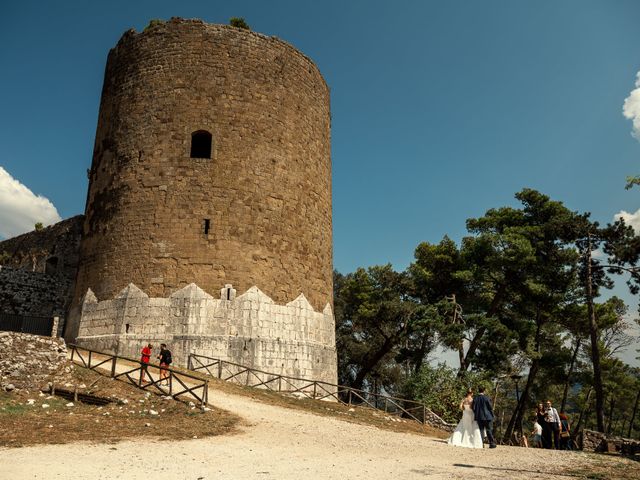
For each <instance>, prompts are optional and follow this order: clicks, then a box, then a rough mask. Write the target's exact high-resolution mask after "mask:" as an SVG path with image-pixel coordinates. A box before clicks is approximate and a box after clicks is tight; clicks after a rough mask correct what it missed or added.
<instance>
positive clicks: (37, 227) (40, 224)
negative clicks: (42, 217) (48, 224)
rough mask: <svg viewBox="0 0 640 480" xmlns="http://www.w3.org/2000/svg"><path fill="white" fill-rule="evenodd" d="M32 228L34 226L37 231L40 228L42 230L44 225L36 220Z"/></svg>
mask: <svg viewBox="0 0 640 480" xmlns="http://www.w3.org/2000/svg"><path fill="white" fill-rule="evenodd" d="M33 228H35V229H36V231H37V232H39V231H40V230H42V229H43V228H44V225H42V222H38V223H36V224H35V225H34V226H33Z"/></svg>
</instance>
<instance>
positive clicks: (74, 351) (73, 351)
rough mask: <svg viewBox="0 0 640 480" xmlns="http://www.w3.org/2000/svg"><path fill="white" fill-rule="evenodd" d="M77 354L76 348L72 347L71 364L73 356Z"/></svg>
mask: <svg viewBox="0 0 640 480" xmlns="http://www.w3.org/2000/svg"><path fill="white" fill-rule="evenodd" d="M75 353H76V346H75V345H72V346H71V362H73V355H74V354H75Z"/></svg>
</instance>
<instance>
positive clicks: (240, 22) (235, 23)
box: [229, 17, 251, 30]
mask: <svg viewBox="0 0 640 480" xmlns="http://www.w3.org/2000/svg"><path fill="white" fill-rule="evenodd" d="M229 25H231V26H232V27H236V28H244V29H245V30H251V27H250V26H249V24H248V23H247V22H245V20H244V18H242V17H232V18H231V19H229Z"/></svg>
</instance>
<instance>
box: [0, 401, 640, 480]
mask: <svg viewBox="0 0 640 480" xmlns="http://www.w3.org/2000/svg"><path fill="white" fill-rule="evenodd" d="M209 395H210V397H209V398H210V401H211V402H212V403H213V404H214V405H215V406H217V407H220V408H224V409H226V410H229V411H231V412H234V413H237V414H238V415H240V416H242V417H244V419H245V424H244V425H243V426H242V427H241V430H240V433H238V434H234V435H228V436H219V437H210V438H206V439H196V440H186V441H157V440H145V438H144V432H142V431H141V432H140V435H141V437H140V438H139V439H138V440H136V441H125V442H121V443H117V444H115V445H109V444H87V443H75V444H68V445H48V446H37V447H25V448H19V449H7V448H5V449H0V478H7V479H9V478H11V479H27V478H28V479H32V478H36V479H45V478H46V479H56V478H60V479H66V478H74V479H109V480H113V479H149V478H153V477H155V476H159V475H160V476H162V478H167V479H193V480H205V479H206V480H213V479H216V480H226V479H254V478H255V479H296V480H299V479H300V478H313V479H337V478H347V479H388V478H402V479H425V478H429V479H463V478H464V479H469V478H480V479H482V478H496V477H502V478H508V479H525V478H526V479H529V480H531V479H548V478H554V479H564V478H567V479H568V478H603V479H604V478H607V479H609V478H640V475H639V472H640V469H639V468H638V463H637V462H631V461H628V460H624V459H619V458H615V459H607V458H606V457H604V456H595V455H586V454H583V453H579V452H576V453H572V452H556V451H547V450H534V449H523V448H516V447H503V446H499V447H498V448H497V449H494V450H489V449H484V450H469V449H462V448H455V447H449V446H448V445H447V444H446V443H445V442H444V441H443V440H441V439H435V438H430V437H426V436H421V435H416V434H410V433H397V432H390V431H385V430H380V429H377V428H374V427H369V426H363V425H357V424H353V423H348V422H344V421H341V420H339V419H336V418H330V417H321V416H317V415H314V414H310V413H307V412H303V411H298V410H292V409H286V408H282V407H276V406H272V405H266V404H263V403H260V402H256V401H255V400H252V399H251V398H248V397H242V396H236V395H230V394H228V393H222V392H220V391H217V390H213V389H212V390H211V392H210V394H209ZM563 471H564V472H565V473H564V474H563V473H562V472H563ZM568 471H571V472H573V473H569V474H567V473H566V472H568ZM619 471H620V472H623V476H618V473H616V472H619ZM587 472H591V476H590V477H587ZM593 472H606V473H605V474H599V475H597V476H594V474H593ZM627 475H629V476H627Z"/></svg>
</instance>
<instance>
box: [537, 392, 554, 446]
mask: <svg viewBox="0 0 640 480" xmlns="http://www.w3.org/2000/svg"><path fill="white" fill-rule="evenodd" d="M544 413H545V408H544V403H539V404H538V410H537V411H536V419H537V420H538V423H539V424H540V426H541V427H542V448H551V428H550V427H549V424H547V422H546V421H545V418H544Z"/></svg>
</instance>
